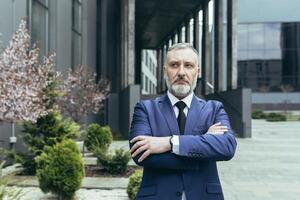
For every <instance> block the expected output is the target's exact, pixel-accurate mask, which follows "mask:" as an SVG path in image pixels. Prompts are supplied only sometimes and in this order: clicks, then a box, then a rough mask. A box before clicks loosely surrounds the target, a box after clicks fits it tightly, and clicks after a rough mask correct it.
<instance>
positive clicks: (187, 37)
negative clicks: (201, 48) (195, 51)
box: [185, 20, 191, 43]
mask: <svg viewBox="0 0 300 200" xmlns="http://www.w3.org/2000/svg"><path fill="white" fill-rule="evenodd" d="M185 42H187V43H190V42H191V28H190V20H187V21H186V22H185Z"/></svg>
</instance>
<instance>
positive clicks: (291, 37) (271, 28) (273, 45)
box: [238, 22, 300, 92]
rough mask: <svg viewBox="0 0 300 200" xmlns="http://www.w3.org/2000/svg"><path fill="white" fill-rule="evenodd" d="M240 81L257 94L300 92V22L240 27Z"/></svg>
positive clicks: (241, 85)
mask: <svg viewBox="0 0 300 200" xmlns="http://www.w3.org/2000/svg"><path fill="white" fill-rule="evenodd" d="M238 77H239V79H238V83H239V87H247V88H251V89H252V90H253V91H254V92H293V91H300V22H291V23H247V24H239V25H238Z"/></svg>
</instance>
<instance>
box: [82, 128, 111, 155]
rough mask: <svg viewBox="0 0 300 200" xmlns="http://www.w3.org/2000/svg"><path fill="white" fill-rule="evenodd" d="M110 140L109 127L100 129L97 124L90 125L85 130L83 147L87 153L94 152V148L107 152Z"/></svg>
mask: <svg viewBox="0 0 300 200" xmlns="http://www.w3.org/2000/svg"><path fill="white" fill-rule="evenodd" d="M112 139H113V137H112V133H111V130H110V128H109V126H104V127H101V126H100V125H99V124H90V125H89V126H88V127H87V130H86V139H85V141H84V145H85V146H86V148H87V149H88V150H89V151H94V150H95V149H96V148H100V149H102V150H103V151H107V149H108V147H109V145H110V144H111V143H112Z"/></svg>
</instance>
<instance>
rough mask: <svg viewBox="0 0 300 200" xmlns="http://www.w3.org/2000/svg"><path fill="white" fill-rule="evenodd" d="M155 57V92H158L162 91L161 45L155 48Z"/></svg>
mask: <svg viewBox="0 0 300 200" xmlns="http://www.w3.org/2000/svg"><path fill="white" fill-rule="evenodd" d="M156 57H157V70H156V77H157V86H156V93H157V94H160V93H161V92H162V84H163V83H162V80H163V65H162V60H163V47H160V48H159V49H157V50H156Z"/></svg>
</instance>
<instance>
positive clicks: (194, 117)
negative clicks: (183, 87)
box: [184, 95, 204, 134]
mask: <svg viewBox="0 0 300 200" xmlns="http://www.w3.org/2000/svg"><path fill="white" fill-rule="evenodd" d="M203 106H204V103H203V102H202V101H199V100H198V98H197V97H196V96H195V95H194V96H193V99H192V103H191V107H190V110H189V112H188V115H187V119H186V124H185V129H184V133H185V134H191V133H192V130H193V128H194V126H195V125H196V122H197V121H198V120H199V119H200V117H201V114H200V113H201V110H202V108H203Z"/></svg>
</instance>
